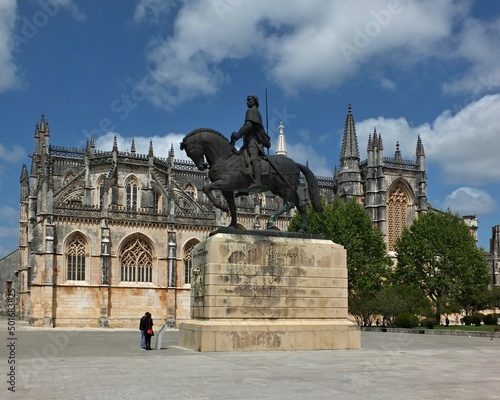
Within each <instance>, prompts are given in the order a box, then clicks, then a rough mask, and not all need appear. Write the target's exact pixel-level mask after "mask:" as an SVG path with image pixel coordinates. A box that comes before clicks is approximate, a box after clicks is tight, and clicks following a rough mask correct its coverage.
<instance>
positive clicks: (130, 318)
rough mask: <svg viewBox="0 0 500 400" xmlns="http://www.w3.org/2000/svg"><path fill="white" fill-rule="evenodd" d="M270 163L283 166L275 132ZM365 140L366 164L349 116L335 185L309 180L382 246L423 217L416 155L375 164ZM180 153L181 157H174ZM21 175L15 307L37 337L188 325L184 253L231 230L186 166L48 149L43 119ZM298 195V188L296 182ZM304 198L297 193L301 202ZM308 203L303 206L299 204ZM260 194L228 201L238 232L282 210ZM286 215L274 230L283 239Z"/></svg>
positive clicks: (377, 139)
mask: <svg viewBox="0 0 500 400" xmlns="http://www.w3.org/2000/svg"><path fill="white" fill-rule="evenodd" d="M278 144H279V146H278V148H277V152H280V154H286V144H285V138H284V131H283V127H280V138H279V143H278ZM382 150H383V146H382V137H381V135H380V134H377V133H376V132H374V134H373V137H371V136H370V140H369V143H368V158H367V160H365V161H361V160H360V159H359V151H358V148H357V137H356V132H355V126H354V118H353V115H352V113H351V108H350V107H349V110H348V114H347V119H346V128H345V131H344V139H343V146H342V154H341V158H340V169H339V170H337V169H336V170H335V173H334V176H333V177H317V178H318V184H319V188H320V193H321V196H323V197H324V199H325V200H326V201H327V202H330V201H332V200H333V198H334V196H341V197H342V198H349V197H356V198H358V199H359V201H360V202H361V203H362V204H364V206H365V208H366V210H367V213H368V214H369V215H370V216H371V217H372V219H373V221H374V224H376V226H378V227H379V229H380V230H381V232H382V233H383V234H384V236H385V237H386V239H387V243H388V249H389V250H391V245H392V243H393V240H394V238H395V237H396V236H397V235H398V234H399V233H400V232H401V230H402V228H403V226H408V225H410V224H411V222H412V221H413V219H414V218H416V216H417V215H418V213H420V212H423V211H425V210H426V206H427V197H426V184H425V155H424V151H423V145H422V142H421V141H420V138H418V140H417V152H416V156H417V158H416V161H406V160H402V159H401V157H400V153H399V150H398V149H397V150H396V155H395V157H394V158H385V157H383V154H382ZM179 151H180V150H179ZM31 159H32V161H31V168H30V170H29V171H28V168H27V167H26V166H23V168H22V172H21V180H20V190H21V201H20V223H19V228H20V231H19V257H18V260H19V261H18V271H17V277H18V302H19V303H18V304H19V313H20V317H21V318H22V319H26V320H29V321H30V323H31V324H32V325H35V326H94V327H99V326H101V327H106V326H109V327H136V326H137V325H138V320H139V318H140V316H142V315H143V314H144V312H145V311H150V312H151V313H152V315H153V318H154V319H155V320H156V321H157V325H159V324H162V323H169V324H176V325H178V324H179V322H182V321H185V320H188V319H189V318H190V316H189V309H190V286H191V282H190V270H191V251H192V249H193V247H194V246H195V245H196V244H197V243H200V242H202V241H204V240H205V239H207V238H208V236H209V234H210V232H212V231H214V230H215V229H217V228H219V227H223V226H227V225H228V224H229V218H228V216H227V215H226V213H223V212H221V211H219V210H216V209H215V208H214V207H213V206H212V204H211V203H210V202H209V201H208V199H207V198H206V196H205V195H204V194H203V192H202V190H201V188H202V186H203V183H204V181H205V179H206V173H205V172H200V171H198V170H197V169H196V168H195V166H194V165H193V164H192V163H191V162H187V161H182V160H178V159H175V152H174V148H173V146H172V148H171V150H170V152H169V154H168V155H167V157H165V158H162V157H158V156H155V155H154V150H153V143H151V144H150V149H149V152H148V154H137V152H136V151H135V145H134V142H132V146H131V148H130V149H127V150H123V149H120V150H119V149H118V146H117V143H116V140H115V143H114V145H113V148H112V149H110V151H99V150H96V149H95V145H94V142H93V139H92V138H91V139H90V140H89V142H88V143H87V146H86V148H85V149H73V148H63V147H59V146H54V145H52V144H50V130H49V124H48V121H47V120H46V119H45V117H44V116H43V115H42V118H41V121H40V123H39V124H37V126H36V129H35V134H34V151H33V153H32V155H31ZM303 184H304V185H305V182H303ZM301 193H303V194H304V196H306V193H307V191H306V190H305V187H304V190H301ZM305 200H307V199H305ZM281 205H282V204H281V199H279V198H276V197H275V196H272V195H271V194H270V193H266V194H260V195H254V196H248V197H244V196H243V197H240V198H238V200H237V206H238V220H239V223H240V228H241V229H247V230H250V229H257V230H259V229H263V228H264V227H265V226H266V222H267V218H268V217H269V216H270V215H272V214H273V213H274V212H275V211H276V210H277V209H278V208H279V207H281ZM292 216H293V212H291V213H290V214H287V215H284V216H282V217H281V218H280V219H279V220H278V221H277V223H276V226H275V229H276V230H278V231H286V230H287V227H288V223H289V220H290V218H291V217H292Z"/></svg>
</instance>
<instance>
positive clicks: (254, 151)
mask: <svg viewBox="0 0 500 400" xmlns="http://www.w3.org/2000/svg"><path fill="white" fill-rule="evenodd" d="M247 108H248V109H247V112H246V114H245V123H244V124H243V126H242V127H241V128H240V130H239V131H238V132H233V133H232V134H231V144H234V143H235V142H236V141H237V140H239V139H241V138H243V146H242V148H241V149H242V150H243V151H244V152H246V153H247V154H248V156H249V157H250V163H251V164H252V169H253V175H254V183H253V184H251V185H250V187H249V189H250V190H251V189H259V188H261V186H262V182H261V175H262V166H261V164H260V161H261V154H263V151H264V150H263V147H266V148H269V147H271V138H270V137H269V135H268V134H267V133H266V132H265V130H264V126H263V125H262V116H261V115H260V111H259V99H258V97H257V96H255V95H250V96H247Z"/></svg>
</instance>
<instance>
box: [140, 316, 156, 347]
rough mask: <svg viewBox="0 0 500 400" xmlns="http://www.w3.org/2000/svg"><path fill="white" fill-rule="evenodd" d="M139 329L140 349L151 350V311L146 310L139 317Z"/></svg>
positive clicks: (152, 334)
mask: <svg viewBox="0 0 500 400" xmlns="http://www.w3.org/2000/svg"><path fill="white" fill-rule="evenodd" d="M139 330H140V331H141V349H142V350H151V336H154V333H153V318H151V313H149V312H146V314H144V315H143V316H142V318H141V322H140V323H139Z"/></svg>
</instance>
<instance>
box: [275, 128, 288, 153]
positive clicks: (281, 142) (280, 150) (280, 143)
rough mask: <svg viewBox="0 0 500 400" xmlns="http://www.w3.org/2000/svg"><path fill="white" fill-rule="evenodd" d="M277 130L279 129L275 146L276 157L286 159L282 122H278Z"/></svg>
mask: <svg viewBox="0 0 500 400" xmlns="http://www.w3.org/2000/svg"><path fill="white" fill-rule="evenodd" d="M278 128H279V134H278V143H277V145H276V155H282V156H285V157H286V155H287V152H286V141H285V126H284V125H283V122H280V125H279V127H278Z"/></svg>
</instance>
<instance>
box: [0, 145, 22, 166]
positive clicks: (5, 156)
mask: <svg viewBox="0 0 500 400" xmlns="http://www.w3.org/2000/svg"><path fill="white" fill-rule="evenodd" d="M25 157H26V152H25V151H24V149H23V148H22V147H20V146H13V147H12V148H7V147H5V146H4V145H3V144H1V143H0V160H2V161H5V162H8V163H10V164H14V163H17V162H20V161H21V160H23V159H24V158H25Z"/></svg>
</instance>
